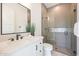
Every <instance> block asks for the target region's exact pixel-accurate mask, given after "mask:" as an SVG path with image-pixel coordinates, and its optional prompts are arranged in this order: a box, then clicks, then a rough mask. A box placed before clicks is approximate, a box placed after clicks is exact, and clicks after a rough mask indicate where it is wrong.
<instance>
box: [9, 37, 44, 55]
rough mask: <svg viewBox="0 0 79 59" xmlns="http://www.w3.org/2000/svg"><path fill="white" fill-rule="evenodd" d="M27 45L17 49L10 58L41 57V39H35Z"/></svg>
mask: <svg viewBox="0 0 79 59" xmlns="http://www.w3.org/2000/svg"><path fill="white" fill-rule="evenodd" d="M33 40H34V41H31V42H30V43H29V44H28V45H25V46H23V47H21V48H20V49H17V50H16V51H14V52H12V53H11V54H9V55H10V56H43V39H39V38H35V39H33Z"/></svg>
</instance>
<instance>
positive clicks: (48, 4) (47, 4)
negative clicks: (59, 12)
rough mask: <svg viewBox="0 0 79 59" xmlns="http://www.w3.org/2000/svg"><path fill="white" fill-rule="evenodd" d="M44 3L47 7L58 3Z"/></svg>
mask: <svg viewBox="0 0 79 59" xmlns="http://www.w3.org/2000/svg"><path fill="white" fill-rule="evenodd" d="M44 4H45V6H46V7H47V8H50V7H52V6H55V5H57V4H59V3H44Z"/></svg>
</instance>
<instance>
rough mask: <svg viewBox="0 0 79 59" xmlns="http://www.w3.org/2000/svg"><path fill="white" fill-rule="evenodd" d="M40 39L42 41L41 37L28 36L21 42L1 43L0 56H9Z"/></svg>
mask: <svg viewBox="0 0 79 59" xmlns="http://www.w3.org/2000/svg"><path fill="white" fill-rule="evenodd" d="M40 39H43V37H42V36H34V37H33V36H32V37H31V36H30V37H24V39H22V40H16V41H3V42H1V43H0V55H1V54H2V55H4V54H9V53H12V52H14V51H16V50H18V49H20V48H22V47H24V46H28V45H29V44H32V43H34V42H36V41H38V40H40Z"/></svg>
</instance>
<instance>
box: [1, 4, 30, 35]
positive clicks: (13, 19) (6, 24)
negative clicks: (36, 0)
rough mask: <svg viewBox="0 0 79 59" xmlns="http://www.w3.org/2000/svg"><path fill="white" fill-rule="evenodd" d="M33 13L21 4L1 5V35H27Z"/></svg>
mask: <svg viewBox="0 0 79 59" xmlns="http://www.w3.org/2000/svg"><path fill="white" fill-rule="evenodd" d="M28 24H31V11H30V9H29V8H27V7H25V6H23V5H22V4H20V3H1V34H15V33H26V26H27V25H28Z"/></svg>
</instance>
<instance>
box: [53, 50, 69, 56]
mask: <svg viewBox="0 0 79 59" xmlns="http://www.w3.org/2000/svg"><path fill="white" fill-rule="evenodd" d="M52 56H68V55H66V54H63V53H60V52H57V51H53V52H52Z"/></svg>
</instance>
